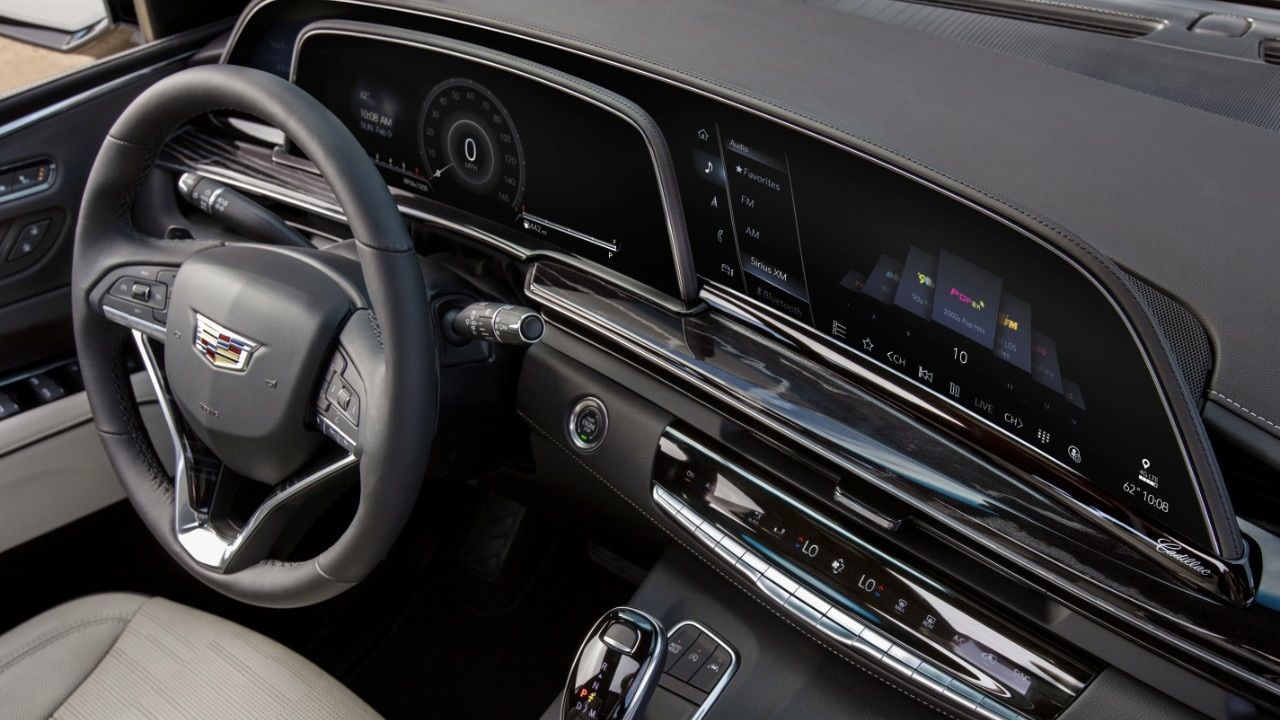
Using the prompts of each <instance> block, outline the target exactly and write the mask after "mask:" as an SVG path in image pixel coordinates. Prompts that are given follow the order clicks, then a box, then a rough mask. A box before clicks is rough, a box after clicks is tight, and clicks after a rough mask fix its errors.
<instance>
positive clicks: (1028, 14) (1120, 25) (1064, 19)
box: [906, 0, 1165, 38]
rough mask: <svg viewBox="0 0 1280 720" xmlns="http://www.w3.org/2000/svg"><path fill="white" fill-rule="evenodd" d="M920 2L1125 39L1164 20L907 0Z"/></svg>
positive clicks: (1035, 1) (1006, 0) (979, 1)
mask: <svg viewBox="0 0 1280 720" xmlns="http://www.w3.org/2000/svg"><path fill="white" fill-rule="evenodd" d="M906 1H907V2H911V3H915V4H917V5H933V6H935V7H945V8H952V9H955V10H964V11H967V12H972V13H981V14H983V15H995V16H997V17H1006V18H1012V19H1014V20H1025V21H1027V22H1035V23H1040V24H1042V25H1056V26H1058V27H1065V28H1071V29H1072V30H1082V31H1084V32H1091V33H1100V34H1103V35H1112V36H1115V37H1122V38H1137V37H1142V36H1144V35H1147V34H1150V33H1152V32H1155V31H1156V30H1159V29H1160V28H1161V27H1163V26H1164V24H1165V21H1164V20H1160V19H1158V18H1153V17H1143V16H1140V15H1129V14H1127V13H1118V12H1112V11H1109V10H1101V9H1098V8H1090V7H1082V6H1079V5H1066V4H1057V3H1048V2H1043V1H1042V0H906Z"/></svg>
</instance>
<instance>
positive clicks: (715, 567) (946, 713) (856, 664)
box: [516, 408, 959, 720]
mask: <svg viewBox="0 0 1280 720" xmlns="http://www.w3.org/2000/svg"><path fill="white" fill-rule="evenodd" d="M516 414H518V415H519V416H520V417H522V418H524V420H525V422H526V423H528V424H529V426H530V427H532V428H533V429H534V430H536V431H538V434H539V435H542V436H543V437H544V438H546V439H547V441H548V442H550V443H551V444H552V445H555V446H556V447H557V448H558V449H559V450H560V451H561V452H563V453H564V454H565V455H567V456H569V458H570V459H572V460H573V461H574V462H576V463H578V464H579V465H581V466H582V467H583V469H585V470H586V471H587V472H589V473H591V475H592V476H593V477H595V478H596V479H597V480H599V481H600V482H602V483H604V484H605V486H606V487H608V488H609V489H610V490H612V491H613V492H614V493H616V494H617V495H618V496H619V497H621V498H622V499H623V500H625V501H626V502H627V504H629V505H631V507H633V508H635V509H636V510H637V511H638V512H639V513H640V514H641V515H643V516H645V518H646V519H648V520H649V521H650V522H652V523H653V524H655V525H657V526H658V528H659V529H660V530H662V531H663V532H665V533H666V534H667V535H668V536H669V537H671V539H673V540H675V541H676V542H677V543H679V544H680V546H681V547H683V548H684V549H685V550H687V551H689V552H690V553H692V554H693V556H694V557H696V558H698V559H699V560H701V561H702V562H703V563H705V564H706V565H707V566H708V567H710V568H711V569H712V570H714V571H715V572H716V574H718V575H719V576H720V577H722V578H724V579H725V580H727V581H728V582H729V583H730V584H731V585H733V586H734V587H736V588H738V589H739V590H740V591H742V593H743V594H745V595H746V596H747V597H748V598H750V599H752V600H754V601H755V602H756V604H758V605H760V606H761V607H763V608H764V609H765V610H768V611H769V612H770V613H772V614H773V615H774V616H775V617H777V618H779V619H781V620H782V621H783V622H785V623H786V624H788V625H790V626H791V627H792V628H794V629H796V630H797V631H799V632H800V633H801V634H802V635H804V636H805V637H807V638H809V639H810V640H812V641H813V642H815V643H817V644H818V645H820V646H822V647H823V648H824V649H825V650H827V651H828V652H830V653H831V654H833V655H835V656H836V657H838V658H840V659H841V660H844V661H845V662H846V663H848V664H850V665H852V666H853V667H855V668H857V669H859V670H861V671H862V672H864V673H866V674H867V675H869V676H871V677H872V678H874V679H876V680H879V681H880V682H881V683H883V684H884V685H886V686H888V687H890V688H892V689H894V690H896V691H898V692H900V693H902V694H903V695H906V696H907V697H909V698H911V699H912V700H915V701H916V702H918V703H920V704H921V705H924V706H925V707H927V708H929V709H930V710H933V711H934V712H936V713H938V714H939V715H942V716H944V717H949V718H952V720H959V718H958V717H957V716H956V715H954V714H952V713H951V712H949V711H948V710H946V709H944V708H941V707H939V706H938V705H936V704H934V703H932V702H930V701H929V700H928V699H926V698H924V697H922V696H920V695H916V694H915V693H913V692H911V691H910V690H908V689H906V688H903V687H900V686H899V685H897V684H896V683H893V682H890V681H889V680H887V679H885V678H884V677H881V675H880V674H879V673H878V672H876V671H873V670H872V669H871V668H869V667H867V666H865V665H863V664H862V663H859V662H858V661H856V660H854V659H852V658H850V657H847V656H845V655H844V654H843V653H841V652H839V651H838V650H836V649H835V648H833V647H831V645H830V644H829V643H827V642H826V641H825V640H823V639H822V638H820V637H818V636H816V635H814V634H813V633H811V632H809V630H807V629H806V628H804V627H801V626H800V625H797V624H796V623H795V621H793V620H792V619H791V618H789V617H787V616H786V615H784V614H782V613H781V612H779V611H778V610H777V609H776V608H774V607H773V606H772V605H771V604H770V603H767V602H765V601H764V600H762V599H760V598H759V597H758V596H756V594H755V593H754V592H752V591H751V590H749V589H748V588H746V587H744V586H743V585H742V584H741V583H740V582H739V581H738V579H737V578H735V577H732V576H730V575H729V574H727V573H725V572H724V570H722V569H721V568H720V567H719V566H718V565H716V563H714V562H713V561H711V560H709V559H707V558H706V557H704V556H703V554H702V553H701V552H700V551H699V549H698V548H696V547H694V546H692V545H690V544H689V543H687V542H685V540H684V538H682V537H680V536H679V535H676V534H675V533H674V532H672V531H671V530H670V529H669V528H668V527H667V526H666V525H664V524H663V523H662V522H660V521H659V520H658V519H657V518H655V517H654V516H653V515H652V514H650V513H649V512H648V511H646V510H645V509H644V508H642V507H640V505H639V504H637V503H636V501H635V500H633V499H631V497H630V496H628V495H627V494H626V493H625V492H623V491H622V490H620V489H619V488H618V487H617V486H616V485H614V484H613V483H611V482H609V480H608V479H606V478H605V477H604V476H603V475H601V474H600V473H598V472H596V471H595V469H594V468H592V467H591V466H590V465H588V464H586V463H585V462H583V461H582V458H580V457H578V456H577V454H575V453H573V452H572V451H570V450H569V449H568V448H566V447H565V446H564V445H562V444H560V442H559V441H558V440H556V439H555V437H554V436H552V435H551V434H550V433H548V432H547V431H546V430H545V429H544V428H543V427H542V426H541V425H540V424H538V422H537V421H536V420H534V419H533V418H531V417H529V416H528V415H526V414H525V412H524V411H523V410H521V409H519V408H516Z"/></svg>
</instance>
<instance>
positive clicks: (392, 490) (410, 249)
mask: <svg viewBox="0 0 1280 720" xmlns="http://www.w3.org/2000/svg"><path fill="white" fill-rule="evenodd" d="M217 111H237V112H243V113H247V114H250V115H253V116H256V117H258V118H260V119H262V120H263V121H265V122H267V123H269V124H271V125H273V126H274V127H276V128H278V129H280V130H281V131H283V132H284V133H285V135H286V136H287V137H289V138H290V140H291V141H292V142H294V143H295V144H296V145H297V146H298V147H299V148H300V149H301V150H302V151H303V152H305V153H306V155H307V157H308V158H309V159H310V160H311V161H312V162H313V163H314V164H315V165H316V167H317V168H318V169H319V170H320V172H321V174H322V175H323V176H324V178H325V179H326V180H327V181H328V182H329V184H330V186H331V187H332V189H333V192H334V194H335V195H336V196H337V198H338V201H339V203H340V204H341V206H342V208H343V209H344V212H345V213H346V216H347V220H348V224H349V226H350V228H351V231H352V234H353V235H354V237H355V239H356V247H357V252H358V258H359V262H360V265H361V271H362V273H363V277H364V283H365V286H366V287H365V290H366V293H367V296H368V300H369V305H370V307H369V308H368V310H369V313H367V314H366V317H367V318H368V321H369V322H370V323H371V324H372V331H373V334H374V335H375V336H376V338H377V342H378V343H379V344H380V345H381V348H382V362H381V366H380V367H378V368H376V372H375V374H376V375H377V377H376V378H375V382H372V383H371V384H370V386H369V388H368V394H369V397H368V398H366V401H365V408H364V411H363V412H362V415H363V417H362V422H361V427H360V457H359V476H360V477H359V483H360V495H359V505H358V508H357V510H356V511H355V515H354V517H353V519H352V520H351V522H350V525H349V526H348V527H347V529H346V531H345V532H344V533H343V534H342V535H341V537H340V538H339V539H338V540H337V541H336V542H335V543H334V544H333V545H332V546H331V547H329V548H328V549H327V550H325V551H324V552H322V553H321V554H320V555H318V556H316V557H315V558H314V559H312V560H309V561H304V562H281V561H277V560H263V561H261V562H258V563H256V564H253V565H251V566H249V567H246V568H244V569H241V570H238V571H235V572H229V573H221V572H217V571H216V570H213V569H210V568H209V567H206V566H205V565H202V564H201V563H199V562H197V561H196V560H195V559H193V557H192V556H191V555H190V554H189V553H188V552H187V551H186V550H185V549H184V548H183V547H182V546H181V544H180V543H179V542H178V538H177V535H176V531H175V526H174V518H175V510H174V502H173V493H174V489H173V479H172V478H170V477H169V476H168V474H167V473H166V472H165V471H164V469H163V466H162V465H161V463H160V462H159V459H158V456H157V454H156V451H155V449H154V448H153V447H152V444H151V442H150V440H149V439H148V436H147V435H146V432H145V428H144V427H143V424H142V421H141V416H140V415H139V411H138V407H137V403H136V400H135V398H134V397H133V393H132V390H131V386H130V382H129V378H128V374H127V371H126V370H125V367H124V361H123V347H124V344H125V343H127V342H129V340H130V339H129V337H128V334H127V333H126V332H125V331H124V330H123V329H122V328H121V327H120V326H119V325H117V324H114V323H112V322H111V321H109V320H108V319H106V318H105V317H104V316H103V314H102V312H101V311H100V309H99V308H97V307H95V306H94V303H93V302H92V301H91V299H90V295H91V294H92V292H93V288H95V287H96V286H97V284H98V283H100V282H101V281H102V279H103V277H104V275H105V273H107V272H109V271H110V270H111V268H115V267H120V266H123V265H127V264H131V263H136V262H137V260H138V257H139V256H140V255H142V256H145V257H146V259H147V262H150V263H153V264H157V265H160V264H165V262H164V261H165V260H166V259H168V260H169V261H171V262H172V263H173V264H178V263H180V262H181V260H182V259H184V258H186V257H189V256H191V255H192V254H193V253H195V252H199V251H201V250H202V249H204V248H212V247H217V246H219V245H221V243H216V242H212V241H201V240H195V241H192V240H167V239H162V238H155V237H150V236H146V235H145V234H143V233H141V232H140V231H139V230H138V229H137V227H136V226H135V225H134V222H133V217H132V214H133V205H134V199H135V197H136V194H137V192H138V189H139V187H140V186H141V184H142V182H143V180H144V179H145V178H146V177H147V175H148V173H149V172H150V171H151V169H152V167H153V165H154V163H155V160H156V158H157V156H158V155H159V152H160V149H161V147H162V146H163V144H164V142H165V141H166V140H167V139H168V138H169V137H170V135H172V134H173V133H174V132H176V131H177V130H178V129H179V128H181V127H182V126H183V125H184V124H186V123H187V122H188V121H190V120H192V119H194V118H196V117H198V116H200V115H203V114H205V113H209V112H217ZM73 288H74V293H73V305H74V307H73V313H74V323H75V338H76V345H77V352H78V354H79V358H80V365H81V369H82V373H83V378H84V384H85V391H86V393H87V395H88V399H89V402H90V405H91V407H92V410H93V416H94V422H95V424H96V426H97V429H98V432H99V434H100V436H101V438H102V441H103V444H104V445H105V447H106V450H107V455H108V457H109V458H110V461H111V463H112V465H113V466H114V468H115V470H116V472H117V474H118V475H119V477H120V480H121V482H122V484H123V485H124V488H125V490H126V493H127V495H128V497H129V499H130V501H131V502H132V504H133V506H134V507H135V508H136V509H137V511H138V513H139V515H140V516H141V518H142V520H143V522H144V523H145V524H146V526H147V527H148V529H150V530H151V532H152V533H153V534H154V535H155V536H156V537H157V538H158V539H159V541H160V542H161V544H162V545H163V546H164V547H165V549H166V550H167V551H168V552H169V553H170V555H172V556H173V557H174V558H175V559H176V560H177V561H178V562H179V563H180V564H181V565H182V566H183V567H185V568H186V569H187V570H188V571H189V572H191V573H192V574H193V575H195V576H196V577H197V578H199V579H200V580H201V581H203V582H205V583H206V584H208V585H209V586H211V587H213V588H214V589H216V590H218V591H220V592H222V593H224V594H226V595H229V596H231V597H234V598H237V599H240V600H243V601H245V602H249V603H253V604H257V605H264V606H271V607H293V606H300V605H307V604H312V603H316V602H319V601H322V600H325V599H328V598H330V597H333V596H334V595H337V594H338V593H340V592H342V591H344V590H346V589H348V588H350V587H352V586H353V585H355V584H356V583H358V582H359V581H360V580H362V579H363V578H364V577H365V576H366V575H367V574H368V573H369V572H370V571H371V570H372V569H373V568H374V566H375V565H376V564H377V563H378V562H379V561H380V560H381V559H382V557H383V556H384V555H385V554H386V552H387V550H388V549H389V548H390V546H391V544H392V543H393V542H394V540H395V539H396V537H397V536H398V535H399V533H400V530H401V529H402V528H403V526H404V524H405V522H406V520H407V519H408V516H409V513H410V511H411V510H412V507H413V505H414V503H415V501H416V498H417V494H418V491H419V489H420V486H421V482H422V478H423V476H424V474H425V471H426V465H427V458H428V455H429V452H430V439H431V438H432V437H433V436H434V430H435V422H436V417H435V415H436V398H437V385H438V361H437V356H436V348H435V347H434V338H435V334H434V327H433V321H432V318H431V316H430V313H429V312H428V309H427V303H426V290H425V287H424V282H423V278H422V275H421V270H420V267H419V264H418V256H417V254H416V252H415V250H414V245H413V242H412V240H411V239H410V236H409V234H408V232H407V230H406V227H405V224H404V221H403V219H402V217H401V215H400V213H399V210H398V209H397V208H396V205H395V203H394V202H393V201H392V199H391V196H390V193H389V192H388V190H387V187H386V183H385V181H384V180H383V179H382V177H381V176H380V174H379V173H378V171H377V170H376V168H375V167H374V166H373V164H372V162H371V161H370V160H369V159H368V157H367V155H366V154H365V153H364V150H363V149H362V148H361V147H360V145H359V143H358V142H357V141H356V139H355V138H354V137H353V136H352V134H351V132H350V131H349V130H348V129H347V128H346V127H345V126H344V125H343V124H342V123H341V122H340V121H339V120H338V119H337V118H336V117H334V116H333V114H332V113H330V112H329V111H328V110H327V109H326V108H325V107H324V106H322V105H321V104H320V103H319V102H318V101H316V100H315V99H314V98H312V97H311V96H310V95H308V94H306V93H305V92H303V91H302V90H300V89H298V88H297V87H296V86H294V85H292V84H291V83H289V82H287V81H285V80H283V79H281V78H279V77H277V76H275V75H271V74H268V73H265V72H261V71H258V70H252V69H248V68H241V67H234V66H225V65H218V66H205V67H196V68H191V69H187V70H183V71H181V72H178V73H176V74H174V75H171V76H169V77H168V78H165V79H164V80H161V81H160V82H158V83H156V84H155V85H153V86H152V87H151V88H149V89H148V90H146V91H145V92H144V93H142V94H141V95H140V96H139V97H138V98H137V99H135V100H134V102H133V103H132V104H131V105H130V106H129V107H128V108H127V109H126V110H125V111H124V113H123V114H122V115H121V116H120V118H119V119H118V120H117V121H116V123H115V124H114V126H113V127H112V128H111V130H110V132H109V133H108V135H107V137H106V139H105V141H104V142H103V145H102V148H101V150H100V151H99V154H98V158H97V160H96V162H95V163H94V166H93V169H92V172H91V173H90V175H89V179H88V183H87V186H86V189H85V194H84V200H83V203H82V206H81V210H80V218H79V225H78V227H77V232H76V245H75V257H74V264H73Z"/></svg>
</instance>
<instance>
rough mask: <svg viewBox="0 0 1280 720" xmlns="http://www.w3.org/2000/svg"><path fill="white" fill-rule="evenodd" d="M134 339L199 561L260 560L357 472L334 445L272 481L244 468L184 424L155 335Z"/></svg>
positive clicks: (186, 535) (231, 564)
mask: <svg viewBox="0 0 1280 720" xmlns="http://www.w3.org/2000/svg"><path fill="white" fill-rule="evenodd" d="M133 339H134V343H135V344H136V345H137V348H138V352H139V354H140V355H141V357H142V363H143V367H144V368H145V370H146V372H147V375H148V377H149V379H150V380H151V384H152V387H153V389H154V390H155V393H156V397H157V400H158V403H159V405H160V409H161V415H162V416H163V418H164V423H165V428H166V430H168V434H169V437H170V440H171V442H172V449H173V452H174V459H175V462H174V468H175V469H174V477H173V483H174V485H173V504H174V507H173V510H174V533H175V534H176V536H177V538H178V542H179V543H180V544H181V545H182V547H183V549H185V550H186V551H187V553H188V554H189V555H191V557H192V558H193V559H194V560H196V561H197V562H199V563H200V564H201V565H204V566H205V567H207V568H209V569H211V570H213V571H215V572H219V573H229V572H235V571H237V570H240V569H242V568H244V567H248V566H250V565H253V564H254V563H257V562H260V561H262V560H263V559H265V558H267V557H268V555H269V553H270V552H271V551H272V549H273V548H275V547H276V545H277V541H278V540H279V539H280V537H281V535H282V533H283V532H284V530H285V527H286V524H287V521H288V519H289V518H290V517H292V516H293V515H294V514H295V513H296V512H297V511H298V510H299V509H300V508H301V507H302V506H303V505H304V504H305V503H307V502H309V501H311V500H314V499H317V498H321V497H330V496H331V495H332V494H333V493H335V492H337V491H340V490H342V489H343V488H345V487H347V486H348V485H349V484H350V482H351V481H353V480H354V479H355V474H354V473H353V472H350V471H351V470H353V469H354V468H355V467H356V465H357V462H358V460H357V458H356V456H355V454H354V453H353V452H351V451H350V450H347V449H345V448H343V449H341V450H339V449H335V448H331V447H326V448H322V449H321V451H320V452H318V453H317V455H316V458H315V459H314V460H313V462H310V463H308V464H307V466H306V467H305V468H304V469H302V470H300V471H299V472H298V473H296V474H295V477H293V478H290V479H288V480H285V481H283V482H281V483H279V484H278V485H276V486H275V487H274V488H267V487H266V486H264V485H262V484H261V483H257V482H256V481H253V480H249V479H248V478H244V477H243V476H241V475H239V474H238V473H236V472H235V471H234V470H232V469H231V468H229V467H227V466H226V465H225V464H223V463H222V462H221V461H220V460H219V459H218V458H217V456H216V455H215V454H214V453H213V452H212V451H211V450H209V449H208V448H207V447H206V446H205V445H204V444H203V443H202V442H200V440H199V438H196V437H193V436H191V435H190V434H189V433H187V432H186V430H185V427H184V426H183V423H182V420H181V417H180V416H179V414H178V413H177V410H176V408H175V407H174V404H173V396H172V395H171V394H170V392H169V387H168V382H167V380H166V379H165V376H164V373H163V371H162V370H161V368H160V361H159V358H158V357H157V356H156V354H155V351H154V347H153V346H152V341H151V340H150V339H149V337H148V335H147V334H146V333H143V332H142V331H141V330H137V329H135V330H133ZM249 507H252V510H249V509H248V508H249Z"/></svg>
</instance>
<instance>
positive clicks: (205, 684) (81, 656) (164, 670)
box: [0, 593, 378, 720]
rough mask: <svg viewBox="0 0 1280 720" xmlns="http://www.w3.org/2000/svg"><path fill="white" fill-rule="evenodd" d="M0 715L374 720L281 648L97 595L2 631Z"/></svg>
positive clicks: (151, 605) (170, 610)
mask: <svg viewBox="0 0 1280 720" xmlns="http://www.w3.org/2000/svg"><path fill="white" fill-rule="evenodd" d="M0 717H3V718H4V719H5V720H37V719H39V720H44V719H45V718H51V717H52V718H60V719H61V718H66V719H67V720H72V719H75V720H81V719H84V720H88V719H91V718H92V719H94V720H97V719H99V718H121V719H123V718H129V719H131V720H133V719H135V718H182V719H183V720H188V719H194V718H235V719H236V720H240V719H243V718H261V719H264V720H265V719H267V718H281V719H283V718H291V719H292V718H303V719H305V718H317V719H321V718H325V719H327V718H334V719H335V720H337V719H338V718H341V719H342V720H347V719H349V718H377V717H378V715H377V713H375V712H374V711H373V710H372V709H370V708H369V706H368V705H365V704H364V702H363V701H361V700H360V698H358V697H356V696H355V695H354V694H353V693H352V692H351V691H350V690H347V689H346V688H345V687H343V686H342V685H341V684H340V683H338V681H336V680H334V679H333V678H332V677H330V676H329V675H328V674H326V673H325V672H324V671H323V670H321V669H320V668H318V667H316V666H315V665H312V664H311V663H310V662H308V661H307V660H305V659H303V658H302V657H301V656H300V655H298V654H297V653H295V652H293V651H292V650H289V649H288V648H286V647H284V646H283V645H281V644H279V643H277V642H275V641H273V640H270V639H268V638H265V637H263V636H262V635H259V634H258V633H255V632H253V631H252V630H249V629H247V628H244V627H241V626H239V625H236V624H235V623H232V622H229V621H227V620H223V619H222V618H219V617H216V616H214V615H210V614H208V613H205V612H201V611H199V610H194V609H192V608H189V607H186V606H184V605H179V604H177V603H173V602H169V601H168V600H164V599H161V598H148V597H145V596H142V595H132V594H124V593H115V594H104V595H91V596H88V597H84V598H80V599H79V600H73V601H71V602H69V603H66V604H64V605H60V606H58V607H56V608H53V609H52V610H49V611H47V612H44V613H41V614H40V615H38V616H36V617H34V618H32V619H31V620H28V621H27V622H25V623H23V624H22V625H19V626H18V627H16V628H14V629H13V630H10V631H9V632H7V633H5V634H4V635H0Z"/></svg>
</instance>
